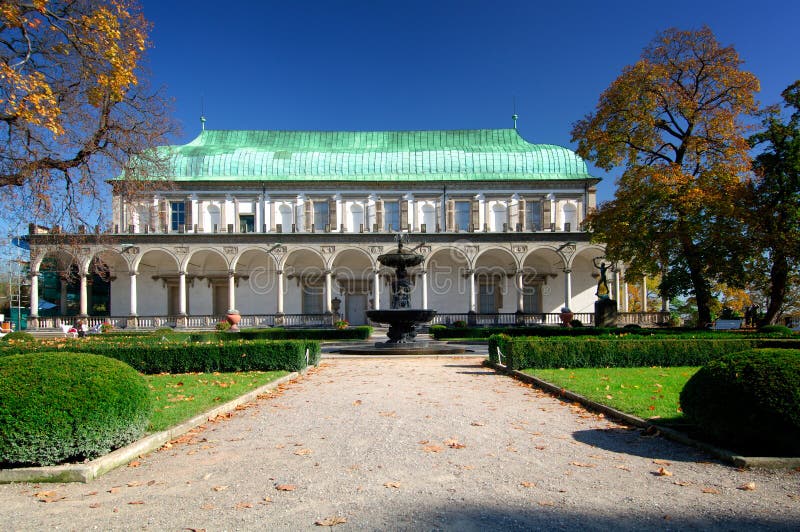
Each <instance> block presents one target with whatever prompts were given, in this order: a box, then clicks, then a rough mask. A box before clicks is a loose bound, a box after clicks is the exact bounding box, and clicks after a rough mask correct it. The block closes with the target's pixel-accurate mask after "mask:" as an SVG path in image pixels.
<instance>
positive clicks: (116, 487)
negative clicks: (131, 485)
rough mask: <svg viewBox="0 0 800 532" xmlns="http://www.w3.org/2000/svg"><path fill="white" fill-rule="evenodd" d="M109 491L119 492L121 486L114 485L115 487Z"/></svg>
mask: <svg viewBox="0 0 800 532" xmlns="http://www.w3.org/2000/svg"><path fill="white" fill-rule="evenodd" d="M108 492H109V493H119V486H114V487H113V488H111V489H110V490H108Z"/></svg>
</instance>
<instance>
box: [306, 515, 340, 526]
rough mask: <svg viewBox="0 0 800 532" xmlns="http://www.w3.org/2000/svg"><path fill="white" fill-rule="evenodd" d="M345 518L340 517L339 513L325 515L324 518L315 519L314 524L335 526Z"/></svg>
mask: <svg viewBox="0 0 800 532" xmlns="http://www.w3.org/2000/svg"><path fill="white" fill-rule="evenodd" d="M346 522H347V519H346V518H344V517H341V516H339V515H334V516H332V517H326V518H325V519H320V520H319V521H315V522H314V524H315V525H317V526H336V525H341V524H343V523H346Z"/></svg>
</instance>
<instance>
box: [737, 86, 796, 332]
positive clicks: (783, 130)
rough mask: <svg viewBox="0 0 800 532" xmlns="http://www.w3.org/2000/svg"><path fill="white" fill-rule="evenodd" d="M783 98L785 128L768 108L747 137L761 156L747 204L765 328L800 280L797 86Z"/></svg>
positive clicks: (778, 115)
mask: <svg viewBox="0 0 800 532" xmlns="http://www.w3.org/2000/svg"><path fill="white" fill-rule="evenodd" d="M782 96H783V100H784V107H786V109H788V110H789V112H790V113H791V114H790V115H789V116H788V117H787V118H786V120H785V122H784V118H783V117H782V114H781V110H780V108H779V107H777V106H771V107H768V108H767V109H765V110H764V113H763V114H764V119H763V129H762V130H761V131H760V132H758V133H756V134H755V135H753V136H752V137H750V142H751V144H752V145H753V146H755V147H757V148H761V150H762V151H761V152H760V153H759V154H758V155H757V156H756V157H755V159H754V161H753V170H754V173H755V179H753V181H752V183H751V187H750V191H749V192H750V196H749V197H750V201H749V202H748V203H749V205H750V207H751V209H750V214H751V217H750V238H751V239H752V240H753V241H754V242H756V244H757V253H756V254H755V258H754V263H755V268H754V272H755V273H756V275H758V274H761V276H762V277H763V279H762V280H761V282H760V283H759V284H762V285H763V286H764V288H765V295H766V299H767V308H766V309H765V313H764V318H763V322H764V323H775V321H776V320H777V319H778V318H779V317H780V314H781V312H782V310H783V307H784V304H785V302H786V296H787V290H788V288H789V282H790V279H792V278H794V279H795V280H796V278H797V276H798V274H800V271H798V267H800V80H798V81H795V82H794V83H793V84H792V85H790V86H789V87H788V88H786V90H784V91H783V93H782ZM756 282H757V283H758V279H757V280H756Z"/></svg>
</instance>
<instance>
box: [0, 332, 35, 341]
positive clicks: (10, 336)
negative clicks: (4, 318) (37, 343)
mask: <svg viewBox="0 0 800 532" xmlns="http://www.w3.org/2000/svg"><path fill="white" fill-rule="evenodd" d="M11 340H14V341H16V342H31V341H33V340H36V338H35V337H34V336H33V335H32V334H31V333H29V332H25V331H14V332H10V333H7V334H6V335H5V336H3V337H2V338H0V341H3V342H8V341H11Z"/></svg>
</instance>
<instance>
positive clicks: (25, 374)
mask: <svg viewBox="0 0 800 532" xmlns="http://www.w3.org/2000/svg"><path fill="white" fill-rule="evenodd" d="M151 412H152V403H151V400H150V394H149V390H148V386H147V383H146V382H145V380H144V378H143V377H142V376H141V375H139V373H137V372H136V370H134V369H133V368H131V367H130V366H128V365H127V364H125V363H123V362H120V361H119V360H114V359H111V358H106V357H102V356H99V355H92V354H87V353H67V352H61V353H52V352H45V353H37V354H24V355H9V356H5V357H0V464H4V465H14V466H22V465H52V464H58V463H65V462H72V461H82V460H84V459H92V458H95V457H97V456H100V455H103V454H105V453H107V452H109V451H111V450H113V449H116V448H119V447H122V446H123V445H126V444H128V443H130V442H132V441H134V440H136V439H138V438H139V437H141V436H142V434H144V432H145V429H146V428H147V424H148V422H149V420H150V414H151Z"/></svg>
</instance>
